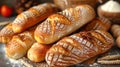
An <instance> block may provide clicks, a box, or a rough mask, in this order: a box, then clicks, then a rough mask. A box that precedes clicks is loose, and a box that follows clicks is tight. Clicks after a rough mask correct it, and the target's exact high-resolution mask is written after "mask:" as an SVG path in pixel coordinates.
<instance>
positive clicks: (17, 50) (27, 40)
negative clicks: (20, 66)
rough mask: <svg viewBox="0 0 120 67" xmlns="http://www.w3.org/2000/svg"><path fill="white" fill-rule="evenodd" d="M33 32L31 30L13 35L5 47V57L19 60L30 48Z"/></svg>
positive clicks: (33, 40) (32, 41)
mask: <svg viewBox="0 0 120 67" xmlns="http://www.w3.org/2000/svg"><path fill="white" fill-rule="evenodd" d="M34 30H35V28H32V29H30V30H28V31H25V32H23V33H20V34H17V35H14V36H13V38H12V39H11V41H10V42H8V43H7V45H6V47H5V48H6V55H7V56H8V57H10V58H13V59H19V58H21V57H23V56H24V55H25V54H26V53H27V50H28V49H29V48H30V47H31V46H32V44H33V43H34V42H35V39H34Z"/></svg>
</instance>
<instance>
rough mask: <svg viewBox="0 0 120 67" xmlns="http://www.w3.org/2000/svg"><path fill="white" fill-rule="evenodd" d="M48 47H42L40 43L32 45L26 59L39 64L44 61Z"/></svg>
mask: <svg viewBox="0 0 120 67" xmlns="http://www.w3.org/2000/svg"><path fill="white" fill-rule="evenodd" d="M50 47H51V46H50V45H42V44H40V43H34V44H33V45H32V46H31V48H30V49H29V50H28V52H27V57H28V59H29V60H31V61H33V62H41V61H44V60H45V55H46V52H47V50H48V49H49V48H50Z"/></svg>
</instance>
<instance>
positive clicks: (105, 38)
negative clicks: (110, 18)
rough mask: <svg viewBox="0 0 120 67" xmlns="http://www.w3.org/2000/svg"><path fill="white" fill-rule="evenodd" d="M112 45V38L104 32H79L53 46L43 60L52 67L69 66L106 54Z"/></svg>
mask: <svg viewBox="0 0 120 67" xmlns="http://www.w3.org/2000/svg"><path fill="white" fill-rule="evenodd" d="M113 43H114V40H113V37H112V36H111V35H110V34H109V33H108V32H106V31H102V30H95V31H86V32H79V33H77V34H73V35H71V36H68V37H65V38H63V39H61V40H60V41H58V42H57V43H56V44H54V45H53V46H52V47H51V48H50V49H49V50H48V51H47V53H46V57H45V59H46V62H47V63H48V65H50V66H53V67H54V66H57V67H63V66H70V65H73V64H77V63H81V62H83V61H85V60H88V59H90V58H92V57H95V56H97V55H99V54H102V53H104V52H106V51H107V50H109V49H110V48H111V47H112V46H113Z"/></svg>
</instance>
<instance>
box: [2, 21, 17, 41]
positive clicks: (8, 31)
mask: <svg viewBox="0 0 120 67" xmlns="http://www.w3.org/2000/svg"><path fill="white" fill-rule="evenodd" d="M13 35H15V33H14V32H13V30H12V23H9V24H8V25H6V26H5V27H4V28H3V29H2V30H1V31H0V42H1V43H8V42H9V41H10V40H11V38H12V36H13Z"/></svg>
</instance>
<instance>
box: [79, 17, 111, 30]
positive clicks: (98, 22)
mask: <svg viewBox="0 0 120 67" xmlns="http://www.w3.org/2000/svg"><path fill="white" fill-rule="evenodd" d="M110 27H111V22H110V21H109V20H108V19H106V18H95V19H93V20H92V21H91V22H90V23H88V24H86V25H85V26H84V27H83V28H81V29H82V30H83V31H90V30H105V31H108V30H109V29H110Z"/></svg>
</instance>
